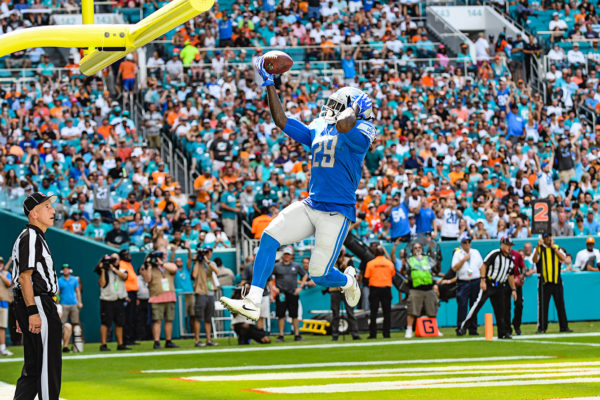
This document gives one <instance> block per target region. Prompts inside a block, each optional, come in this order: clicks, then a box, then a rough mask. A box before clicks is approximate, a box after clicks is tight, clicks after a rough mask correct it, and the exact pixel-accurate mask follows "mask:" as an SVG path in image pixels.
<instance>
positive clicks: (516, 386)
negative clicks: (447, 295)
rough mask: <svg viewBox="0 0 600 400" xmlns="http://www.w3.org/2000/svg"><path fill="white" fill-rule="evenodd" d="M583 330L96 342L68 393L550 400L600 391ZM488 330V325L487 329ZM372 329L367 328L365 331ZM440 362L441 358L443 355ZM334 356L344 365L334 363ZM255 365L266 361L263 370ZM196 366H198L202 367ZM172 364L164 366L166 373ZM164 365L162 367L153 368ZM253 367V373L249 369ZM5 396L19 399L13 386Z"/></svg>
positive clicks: (70, 379)
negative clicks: (170, 344)
mask: <svg viewBox="0 0 600 400" xmlns="http://www.w3.org/2000/svg"><path fill="white" fill-rule="evenodd" d="M571 327H572V328H573V329H574V330H575V333H574V334H564V335H554V333H556V331H557V330H558V328H557V327H556V324H554V325H553V326H552V327H551V329H550V330H549V333H548V334H546V335H534V334H533V331H534V330H535V327H534V326H533V325H527V326H525V327H524V332H523V333H524V337H520V338H518V339H515V340H512V341H508V340H503V341H499V340H494V341H489V342H488V341H485V340H483V338H469V337H466V338H457V337H456V336H455V335H454V332H453V330H451V329H443V330H442V332H443V333H444V335H445V336H444V337H443V338H428V339H420V338H415V339H411V340H405V339H404V338H403V333H401V332H396V333H393V334H392V338H391V339H386V340H379V341H372V340H361V341H356V342H353V341H352V340H349V339H346V340H345V341H344V340H340V341H339V342H337V343H335V344H334V343H332V342H331V338H330V337H318V336H306V339H307V340H306V342H303V343H300V344H298V343H293V342H292V340H291V338H290V337H287V338H286V339H287V340H286V342H285V343H283V344H280V343H277V344H275V343H273V344H270V345H264V346H259V345H251V346H238V345H237V343H236V342H235V339H220V340H218V342H219V347H217V348H211V349H206V348H201V349H197V348H194V347H193V342H192V341H190V340H185V341H184V340H180V341H178V344H180V345H181V349H175V350H171V351H167V350H160V351H154V350H152V349H151V343H149V342H145V343H142V344H141V345H139V346H134V350H133V351H131V352H119V353H117V352H116V351H114V348H115V347H116V346H115V345H114V344H112V346H111V347H112V348H113V351H111V352H110V353H99V352H98V351H97V349H98V346H97V345H96V344H87V345H86V347H85V353H84V354H83V355H75V354H69V355H66V356H65V357H64V358H63V390H62V392H61V397H62V398H64V399H67V400H76V399H97V400H102V399H106V400H120V399H127V400H138V399H139V400H144V399H260V398H271V399H280V398H285V399H332V400H333V399H344V400H347V399H361V400H364V399H378V400H383V399H398V398H402V399H447V400H452V399H457V400H466V399H469V400H471V399H498V398H501V399H503V400H511V399H550V398H573V397H592V396H599V395H600V322H585V323H575V324H571ZM482 330H483V329H481V328H480V331H482ZM363 336H364V335H363ZM11 350H12V351H14V352H15V353H16V354H15V356H14V357H12V358H2V359H0V381H2V382H5V383H8V384H11V385H14V383H15V382H16V380H17V378H18V376H19V374H20V371H21V366H22V361H21V357H22V351H21V349H20V348H12V349H11ZM433 360H437V361H433ZM332 363H337V365H334V364H332ZM250 366H260V367H259V368H260V369H258V370H257V369H253V368H251V367H250ZM192 369H195V370H192ZM157 370H162V371H160V372H159V371H157ZM153 371H154V372H153ZM250 374H252V375H251V376H248V375H250ZM4 389H5V390H4V392H5V393H6V394H5V397H3V396H2V395H0V399H4V398H7V399H8V398H12V397H11V394H10V393H9V392H10V390H11V387H10V386H5V387H4Z"/></svg>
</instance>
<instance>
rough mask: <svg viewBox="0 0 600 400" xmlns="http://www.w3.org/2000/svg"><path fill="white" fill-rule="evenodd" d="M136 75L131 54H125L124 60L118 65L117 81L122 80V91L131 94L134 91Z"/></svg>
mask: <svg viewBox="0 0 600 400" xmlns="http://www.w3.org/2000/svg"><path fill="white" fill-rule="evenodd" d="M136 74H137V65H136V63H135V62H134V61H133V54H127V55H126V56H125V60H123V62H121V64H120V65H119V72H118V73H117V79H122V80H123V89H125V91H127V92H131V91H133V90H134V89H135V76H136Z"/></svg>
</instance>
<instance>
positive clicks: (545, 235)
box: [542, 233, 552, 238]
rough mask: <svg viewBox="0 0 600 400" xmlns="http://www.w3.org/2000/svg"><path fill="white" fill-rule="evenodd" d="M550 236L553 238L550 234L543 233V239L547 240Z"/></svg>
mask: <svg viewBox="0 0 600 400" xmlns="http://www.w3.org/2000/svg"><path fill="white" fill-rule="evenodd" d="M550 236H552V234H550V233H542V237H543V238H547V237H550Z"/></svg>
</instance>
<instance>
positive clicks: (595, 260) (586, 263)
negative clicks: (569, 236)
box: [574, 236, 600, 271]
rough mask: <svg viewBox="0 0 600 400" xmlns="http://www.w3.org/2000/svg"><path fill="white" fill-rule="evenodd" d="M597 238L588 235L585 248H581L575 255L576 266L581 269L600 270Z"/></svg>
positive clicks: (599, 252)
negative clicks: (596, 245)
mask: <svg viewBox="0 0 600 400" xmlns="http://www.w3.org/2000/svg"><path fill="white" fill-rule="evenodd" d="M595 243H596V240H595V239H594V238H593V237H591V236H590V237H588V238H587V239H586V241H585V249H583V250H580V251H579V252H578V253H577V256H576V257H575V265H574V267H575V268H576V269H578V270H580V271H600V250H598V249H596V248H594V245H595Z"/></svg>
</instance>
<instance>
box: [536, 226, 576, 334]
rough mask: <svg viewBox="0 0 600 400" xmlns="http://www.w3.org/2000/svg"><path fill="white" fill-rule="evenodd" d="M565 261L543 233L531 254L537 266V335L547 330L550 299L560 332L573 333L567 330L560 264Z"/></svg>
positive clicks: (547, 235)
mask: <svg viewBox="0 0 600 400" xmlns="http://www.w3.org/2000/svg"><path fill="white" fill-rule="evenodd" d="M565 260H566V256H565V254H564V253H563V252H562V251H561V250H560V249H559V248H558V246H557V245H555V244H554V240H553V238H552V235H550V234H548V233H544V234H543V235H542V239H540V240H539V241H538V245H537V247H536V249H535V252H534V254H533V262H534V263H535V264H536V266H537V270H538V274H539V278H538V279H539V280H538V329H537V333H545V332H546V329H548V307H549V306H550V297H553V298H554V304H555V305H556V312H557V313H558V325H559V327H560V331H561V332H573V331H572V330H571V329H569V322H568V321H567V313H566V311H565V298H564V294H563V285H562V279H561V277H560V264H561V263H564V262H565Z"/></svg>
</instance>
